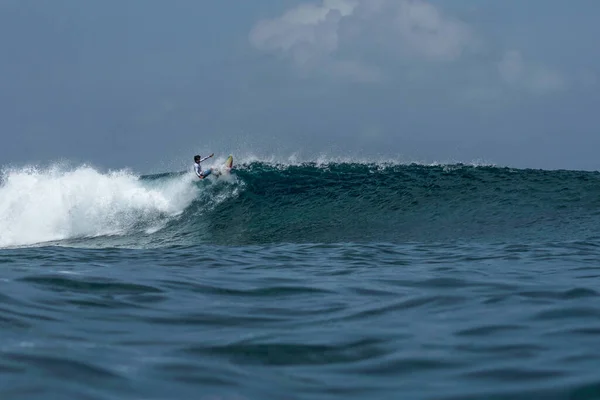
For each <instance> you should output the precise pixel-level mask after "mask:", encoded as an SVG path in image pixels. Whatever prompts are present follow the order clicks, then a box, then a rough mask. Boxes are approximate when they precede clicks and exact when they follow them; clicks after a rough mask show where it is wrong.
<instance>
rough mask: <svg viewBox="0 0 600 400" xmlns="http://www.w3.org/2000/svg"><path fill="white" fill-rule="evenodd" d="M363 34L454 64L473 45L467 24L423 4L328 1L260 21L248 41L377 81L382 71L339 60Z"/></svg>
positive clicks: (417, 0) (415, 0) (406, 52)
mask: <svg viewBox="0 0 600 400" xmlns="http://www.w3.org/2000/svg"><path fill="white" fill-rule="evenodd" d="M365 33H367V34H369V33H370V34H372V35H375V36H378V37H379V38H382V40H380V41H379V43H378V44H379V45H382V46H383V47H386V48H389V49H388V50H389V51H392V52H394V53H397V54H402V55H403V56H404V57H409V58H410V57H416V58H425V59H429V60H437V61H452V60H454V59H456V58H458V57H460V55H461V53H462V52H463V51H464V50H465V48H467V47H468V46H470V45H472V44H474V43H475V39H474V36H473V34H472V32H471V31H470V29H469V28H468V26H467V25H465V24H464V23H462V22H460V21H458V20H456V19H452V18H450V17H447V16H445V15H444V14H443V13H442V12H441V11H440V10H439V9H438V8H436V7H435V6H433V5H431V4H429V3H426V2H425V1H421V0H400V1H398V0H324V1H322V3H321V4H301V5H299V6H297V7H295V8H293V9H291V10H289V11H287V12H286V13H284V14H283V15H282V16H280V17H278V18H274V19H269V20H263V21H260V22H258V23H257V24H256V25H255V26H254V28H253V29H252V31H251V32H250V35H249V39H250V43H251V44H252V45H253V46H254V47H255V48H256V49H258V50H261V51H264V52H268V53H274V54H279V55H282V56H284V57H287V58H290V59H291V60H292V61H293V62H294V64H295V65H296V66H300V67H307V68H314V67H316V66H318V67H319V68H321V69H325V70H328V71H329V72H337V73H340V74H341V75H343V76H345V77H353V78H357V79H367V80H377V77H380V76H381V73H380V71H379V69H378V68H377V67H375V66H373V65H369V64H368V63H367V62H366V61H364V60H361V59H360V58H361V57H360V55H356V54H355V58H354V59H348V58H346V59H344V58H340V57H336V53H337V52H339V51H340V50H341V49H342V47H345V48H348V47H351V46H352V44H353V42H355V41H360V40H361V38H360V37H361V36H363V35H364V34H365Z"/></svg>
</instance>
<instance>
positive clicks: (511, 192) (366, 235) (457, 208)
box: [0, 157, 600, 247]
mask: <svg viewBox="0 0 600 400" xmlns="http://www.w3.org/2000/svg"><path fill="white" fill-rule="evenodd" d="M223 161H224V158H223V159H216V160H213V163H212V165H214V166H218V165H220V164H221V163H222V162H223ZM210 165H211V164H207V166H210ZM599 209H600V176H599V174H598V173H595V172H584V171H562V170H561V171H545V170H533V169H527V170H524V169H514V168H508V167H497V166H494V165H490V164H486V163H471V164H461V163H456V164H430V165H423V164H418V163H410V164H406V163H402V162H397V161H390V160H388V161H384V160H374V161H364V162H357V160H352V161H351V162H349V161H343V160H341V159H331V158H326V157H323V158H320V159H317V160H315V161H299V160H293V159H292V160H288V161H285V160H280V161H277V160H275V159H273V160H265V159H260V158H258V157H242V158H241V161H238V162H237V163H236V165H235V168H234V171H233V172H232V175H231V176H230V177H228V178H227V179H223V177H221V178H220V179H218V180H217V179H215V178H214V177H211V178H210V179H207V180H205V181H198V179H197V178H195V176H194V175H193V174H192V173H191V172H188V171H180V172H169V173H163V174H155V175H147V176H137V175H135V174H133V173H131V172H128V171H115V172H109V173H100V172H99V171H97V170H96V169H94V168H92V167H89V166H80V167H76V168H62V167H53V168H51V169H49V170H44V171H40V170H37V169H35V168H28V169H12V170H5V171H4V172H3V174H2V181H1V183H0V247H9V246H23V245H36V244H39V243H44V244H48V243H53V244H57V243H58V244H61V245H78V246H90V247H107V246H123V247H150V246H154V247H160V246H171V245H196V244H218V245H232V244H245V245H247V244H263V243H283V242H294V243H309V242H312V243H316V242H319V243H322V242H365V241H367V242H372V241H374V242H413V241H421V242H422V241H425V242H431V241H448V240H474V239H475V240H477V239H484V240H531V239H532V238H536V240H537V239H539V238H545V239H547V240H562V239H569V240H570V239H577V238H579V239H587V238H590V237H596V236H598V230H597V228H596V227H597V226H598V222H600V221H598V218H599V217H598V216H599V215H600V213H599V212H598V210H599Z"/></svg>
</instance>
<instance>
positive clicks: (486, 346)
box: [0, 163, 600, 400]
mask: <svg viewBox="0 0 600 400" xmlns="http://www.w3.org/2000/svg"><path fill="white" fill-rule="evenodd" d="M599 210H600V174H597V173H595V172H594V173H593V172H580V171H539V170H518V169H509V168H496V167H471V166H463V165H449V166H448V165H447V166H443V165H442V166H419V165H394V164H392V165H375V164H373V165H370V164H325V165H315V164H299V165H272V164H267V163H248V164H245V165H240V166H238V167H237V169H236V170H235V171H234V174H233V175H232V176H231V177H229V178H227V179H224V180H220V181H208V182H198V181H195V180H194V179H193V177H192V176H190V174H187V173H186V174H182V173H170V174H163V175H155V176H144V177H137V176H133V175H131V174H128V173H124V172H120V173H113V174H101V173H98V172H97V171H95V170H93V169H91V168H85V167H81V168H77V169H71V170H61V169H57V170H53V171H50V172H49V173H48V174H47V176H46V177H45V178H44V179H41V178H40V177H39V176H38V175H36V174H35V173H33V172H31V171H27V170H11V171H5V172H4V175H3V177H2V183H1V186H0V246H1V247H2V248H1V249H0V267H1V275H0V346H1V347H0V398H2V399H117V398H118V399H206V400H208V399H212V400H216V399H221V400H225V399H229V400H233V399H237V400H241V399H243V400H247V399H290V400H292V399H496V398H507V399H531V398H544V399H593V398H600V372H598V369H597V366H598V365H600V346H599V345H598V338H599V337H600V297H599V295H600V289H599V283H600V263H599V260H600V235H599V232H600V224H599V223H600V213H599Z"/></svg>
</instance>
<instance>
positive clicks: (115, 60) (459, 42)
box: [0, 0, 600, 173]
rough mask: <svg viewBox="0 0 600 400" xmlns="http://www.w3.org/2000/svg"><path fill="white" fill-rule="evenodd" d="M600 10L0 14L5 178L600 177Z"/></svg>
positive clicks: (422, 4)
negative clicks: (364, 167)
mask: <svg viewBox="0 0 600 400" xmlns="http://www.w3.org/2000/svg"><path fill="white" fill-rule="evenodd" d="M597 15H600V2H598V1H597V0H573V1H570V2H566V1H561V0H528V1H522V0H502V1H482V0H452V1H448V0H445V1H442V0H315V1H308V0H307V1H297V0H255V1H239V0H203V1H197V0H175V1H164V0H103V1H94V2H83V1H80V0H0V139H1V141H0V166H4V167H5V166H7V165H13V166H18V165H31V164H33V165H38V164H39V165H42V164H48V163H53V162H58V161H68V162H71V163H75V164H77V163H90V164H92V165H95V166H97V167H98V168H106V169H120V168H129V169H133V170H135V171H139V172H141V173H153V172H163V171H173V170H180V169H181V167H182V166H186V165H187V166H189V164H191V162H192V157H193V155H194V154H197V153H199V154H202V155H205V154H208V153H209V152H214V153H215V154H216V155H221V156H226V155H228V154H230V153H231V154H233V155H234V157H238V158H240V159H243V158H244V157H247V156H248V155H251V154H252V155H255V156H258V157H265V158H269V157H271V158H275V159H286V158H288V157H296V158H297V159H298V158H299V159H303V160H316V159H323V158H328V157H329V158H332V159H333V158H337V157H341V158H346V159H361V160H378V161H380V160H386V159H389V160H393V161H399V162H423V163H435V162H437V163H444V162H463V163H472V162H476V163H491V164H496V165H502V166H504V165H506V166H513V167H522V168H545V169H562V168H565V169H586V170H600V157H598V154H599V153H600V131H599V126H600V124H599V122H600V112H599V111H598V110H600V94H599V93H600V92H599V89H600V50H598V45H597V38H598V37H600V25H598V24H597V23H596V22H597Z"/></svg>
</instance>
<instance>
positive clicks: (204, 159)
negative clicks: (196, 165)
mask: <svg viewBox="0 0 600 400" xmlns="http://www.w3.org/2000/svg"><path fill="white" fill-rule="evenodd" d="M214 155H215V153H212V154H211V155H210V156H206V157H204V158H202V159H201V160H200V162H202V161H206V160H208V159H209V158H211V157H212V156H214Z"/></svg>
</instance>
